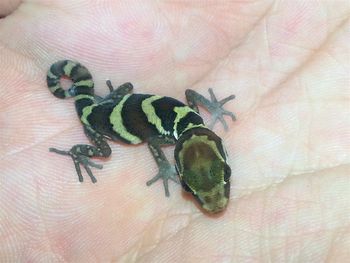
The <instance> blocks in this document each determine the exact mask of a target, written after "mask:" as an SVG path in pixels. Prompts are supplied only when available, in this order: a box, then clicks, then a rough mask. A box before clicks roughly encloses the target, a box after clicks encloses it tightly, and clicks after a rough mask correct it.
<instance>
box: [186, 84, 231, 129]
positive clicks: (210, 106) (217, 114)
mask: <svg viewBox="0 0 350 263" xmlns="http://www.w3.org/2000/svg"><path fill="white" fill-rule="evenodd" d="M208 91H209V94H210V100H208V99H207V98H205V97H204V96H203V95H201V94H199V93H198V92H196V91H194V90H191V89H187V90H186V93H185V94H186V99H187V102H188V105H189V106H190V107H191V108H192V109H194V110H195V111H196V112H197V113H199V110H198V105H200V106H202V107H204V108H205V109H207V110H208V111H209V112H210V113H211V122H210V124H209V125H208V127H209V128H210V129H212V128H213V127H214V125H215V123H216V122H217V121H218V120H219V121H220V122H221V123H222V125H223V126H224V129H225V131H227V130H228V126H227V123H226V121H225V119H224V115H227V116H230V117H231V119H232V121H235V120H236V117H235V115H234V114H233V113H232V112H230V111H227V110H225V109H224V108H223V105H224V104H225V103H226V102H228V101H230V100H233V99H234V98H235V95H231V96H228V97H226V98H224V99H222V100H220V101H218V100H217V99H216V96H215V94H214V92H213V90H212V89H211V88H210V89H209V90H208Z"/></svg>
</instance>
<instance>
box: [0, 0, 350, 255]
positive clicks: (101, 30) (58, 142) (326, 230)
mask: <svg viewBox="0 0 350 263" xmlns="http://www.w3.org/2000/svg"><path fill="white" fill-rule="evenodd" d="M8 2H11V3H10V4H9V3H8ZM15 2H16V1H1V3H0V14H2V15H3V16H6V15H7V14H9V13H11V12H13V13H12V14H11V15H9V16H7V17H5V18H4V19H1V20H0V62H1V63H0V80H1V81H0V97H1V104H0V105H1V106H0V109H1V110H0V162H1V163H0V165H1V166H0V167H1V173H0V174H1V189H0V198H1V203H0V224H1V227H0V258H1V261H11V262H63V261H67V262H108V261H112V260H114V261H117V260H120V261H123V260H124V261H123V262H165V261H169V262H179V261H181V262H214V261H215V262H271V261H275V262H283V261H286V259H290V258H293V259H297V261H303V262H322V261H325V260H327V261H332V262H345V261H346V260H348V258H349V242H350V227H349V222H350V221H349V218H350V205H349V200H350V177H349V174H350V173H349V168H350V167H349V160H350V137H349V136H350V123H349V122H350V118H349V116H350V115H349V113H350V108H349V97H350V91H349V38H350V35H349V30H347V29H348V28H349V14H350V10H349V9H350V7H349V4H347V3H346V2H345V1H344V2H335V3H334V4H332V2H331V1H327V2H317V1H300V2H296V1H283V2H282V1H281V2H278V1H276V2H273V1H268V0H266V1H247V2H246V3H245V1H237V3H236V2H235V1H230V4H229V1H221V3H222V4H214V3H213V4H207V5H205V4H200V1H198V4H192V3H193V2H190V1H189V2H188V4H186V2H170V1H169V2H165V1H163V2H158V1H157V2H156V1H148V2H146V1H142V2H135V3H133V4H132V3H131V1H125V2H122V3H120V2H118V3H117V1H84V0H81V1H63V0H62V1H43V0H36V1H34V0H32V1H31V0H28V1H25V3H23V4H21V5H19V7H16V5H15ZM72 3H73V4H72ZM65 58H69V59H73V58H74V59H76V60H78V61H80V62H82V63H83V64H84V65H86V66H87V67H88V68H89V69H90V70H91V72H92V75H93V76H94V78H95V81H96V93H97V94H100V95H103V94H107V92H108V88H107V87H106V85H105V79H107V78H111V79H112V81H113V83H115V84H121V83H124V82H126V81H131V82H132V83H133V84H135V89H136V90H137V91H138V92H149V93H159V94H162V95H168V96H174V97H176V98H179V99H181V100H184V98H185V96H184V91H185V89H186V88H192V89H195V90H196V91H198V92H200V93H202V94H207V89H208V88H209V87H214V88H215V92H216V94H217V97H218V98H223V97H225V96H228V95H230V94H235V95H236V99H235V101H234V102H232V103H228V104H227V105H225V107H226V109H227V110H230V111H233V112H235V113H236V115H237V117H238V121H237V122H235V123H232V122H230V123H229V128H230V130H229V132H227V133H225V132H224V131H223V129H222V127H221V126H219V125H216V127H215V128H216V132H217V133H218V134H219V135H220V136H222V138H223V141H224V143H225V146H226V149H227V152H228V154H229V155H230V158H231V159H230V165H231V169H232V177H231V200H230V203H229V206H228V207H227V210H226V212H225V213H223V214H221V215H220V216H215V217H210V216H207V215H204V214H203V213H202V212H201V211H200V210H199V209H198V208H197V207H196V206H195V204H194V202H193V201H191V199H190V198H187V196H186V195H182V194H180V193H181V186H180V185H171V189H170V190H171V194H172V195H171V197H170V198H166V197H164V196H163V189H162V184H161V183H158V184H156V185H154V186H152V187H150V188H147V187H146V186H145V182H146V181H147V180H148V179H150V178H151V177H152V176H154V175H155V174H156V173H157V167H156V164H155V163H154V161H153V159H152V156H151V154H150V153H149V151H148V149H147V147H146V146H145V145H143V146H139V147H125V146H123V145H119V144H115V143H112V144H111V146H112V150H113V155H112V157H111V158H110V160H109V161H108V162H103V161H100V160H97V162H100V163H103V164H104V169H103V170H101V171H100V170H95V175H96V177H97V180H98V183H97V184H92V183H91V182H90V181H89V180H88V178H87V177H86V178H85V182H84V183H83V184H80V183H79V182H78V178H77V177H76V175H75V170H74V167H73V165H72V163H71V161H70V160H68V159H67V158H63V157H62V156H59V155H55V154H53V153H49V152H48V148H49V147H59V148H67V149H68V148H69V147H70V146H72V145H74V144H76V143H83V142H87V139H86V138H85V136H84V134H83V130H82V127H81V125H80V124H79V122H78V119H77V117H76V113H75V110H74V105H73V101H72V100H70V101H69V100H65V101H63V100H58V99H56V98H54V97H53V96H52V94H51V93H50V92H49V91H48V90H47V88H46V83H45V74H46V70H47V69H48V67H49V65H50V64H51V63H52V62H54V61H56V60H58V59H65ZM168 153H169V156H171V152H170V151H169V152H168ZM136 160H137V161H136ZM198 251H200V253H198Z"/></svg>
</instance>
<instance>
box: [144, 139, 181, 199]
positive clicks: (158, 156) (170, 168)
mask: <svg viewBox="0 0 350 263" xmlns="http://www.w3.org/2000/svg"><path fill="white" fill-rule="evenodd" d="M172 144H174V141H173V140H172V139H166V138H158V137H156V138H151V139H150V140H149V141H148V147H149V149H150V151H151V153H152V156H153V158H154V160H155V161H156V163H157V165H158V168H159V171H158V174H157V175H156V176H154V177H153V178H152V179H151V180H149V181H147V183H146V184H147V186H150V185H152V184H153V183H154V182H156V181H158V180H159V179H162V180H163V185H164V191H165V195H166V196H167V197H169V196H170V193H169V184H168V181H169V180H172V181H173V182H175V183H177V184H178V183H179V177H178V174H177V172H176V170H175V166H174V165H172V164H170V163H169V161H168V159H167V158H166V156H165V154H164V152H163V151H162V149H161V148H160V147H161V146H162V145H172Z"/></svg>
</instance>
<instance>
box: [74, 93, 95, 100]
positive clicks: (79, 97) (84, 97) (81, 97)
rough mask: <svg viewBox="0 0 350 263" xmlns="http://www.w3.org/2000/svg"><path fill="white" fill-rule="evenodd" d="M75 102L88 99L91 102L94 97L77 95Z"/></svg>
mask: <svg viewBox="0 0 350 263" xmlns="http://www.w3.org/2000/svg"><path fill="white" fill-rule="evenodd" d="M74 99H75V100H80V99H90V100H93V99H94V97H93V96H91V95H88V94H79V95H77V96H75V97H74Z"/></svg>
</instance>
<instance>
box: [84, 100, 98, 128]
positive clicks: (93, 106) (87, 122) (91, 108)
mask: <svg viewBox="0 0 350 263" xmlns="http://www.w3.org/2000/svg"><path fill="white" fill-rule="evenodd" d="M96 106H97V104H92V105H90V106H86V107H85V108H84V109H83V114H82V115H81V117H80V120H81V122H82V123H84V124H86V125H89V124H90V123H89V121H88V120H87V118H88V117H89V115H90V114H91V112H92V110H93V108H95V107H96Z"/></svg>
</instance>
